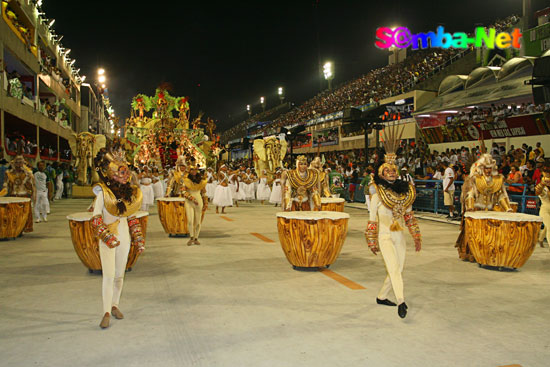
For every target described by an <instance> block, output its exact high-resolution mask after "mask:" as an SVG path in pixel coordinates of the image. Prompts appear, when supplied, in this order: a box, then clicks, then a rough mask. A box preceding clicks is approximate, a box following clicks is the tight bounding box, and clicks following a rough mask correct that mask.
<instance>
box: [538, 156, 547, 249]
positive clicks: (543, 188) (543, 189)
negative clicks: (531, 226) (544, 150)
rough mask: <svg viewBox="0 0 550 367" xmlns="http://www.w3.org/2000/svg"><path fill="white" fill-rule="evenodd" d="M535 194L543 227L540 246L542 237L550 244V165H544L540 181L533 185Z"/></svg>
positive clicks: (540, 241)
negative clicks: (537, 198)
mask: <svg viewBox="0 0 550 367" xmlns="http://www.w3.org/2000/svg"><path fill="white" fill-rule="evenodd" d="M535 194H536V195H537V196H538V197H539V198H540V202H541V204H540V212H539V215H540V216H541V217H542V222H543V223H544V229H543V230H541V231H540V237H539V243H540V245H541V247H542V243H543V241H544V237H545V236H546V241H547V242H548V244H549V245H550V167H548V166H547V167H544V168H543V170H542V178H541V180H540V183H539V184H538V185H537V186H535Z"/></svg>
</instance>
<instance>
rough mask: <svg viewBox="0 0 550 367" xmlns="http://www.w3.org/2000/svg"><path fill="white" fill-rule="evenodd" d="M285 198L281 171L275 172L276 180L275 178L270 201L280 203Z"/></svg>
mask: <svg viewBox="0 0 550 367" xmlns="http://www.w3.org/2000/svg"><path fill="white" fill-rule="evenodd" d="M282 200H283V191H282V190H281V171H279V170H277V171H276V172H275V180H273V187H272V188H271V195H269V202H270V203H271V204H275V206H277V205H280V204H281V201H282Z"/></svg>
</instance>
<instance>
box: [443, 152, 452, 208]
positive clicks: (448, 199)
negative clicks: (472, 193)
mask: <svg viewBox="0 0 550 367" xmlns="http://www.w3.org/2000/svg"><path fill="white" fill-rule="evenodd" d="M442 166H443V168H444V169H445V171H444V174H443V204H444V205H445V206H448V207H449V216H448V217H449V218H453V217H454V211H455V207H454V193H455V184H454V181H455V171H454V170H453V169H452V168H451V167H449V164H448V163H447V162H443V163H442Z"/></svg>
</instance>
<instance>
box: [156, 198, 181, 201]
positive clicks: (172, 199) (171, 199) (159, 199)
mask: <svg viewBox="0 0 550 367" xmlns="http://www.w3.org/2000/svg"><path fill="white" fill-rule="evenodd" d="M157 201H185V198H158V199H157Z"/></svg>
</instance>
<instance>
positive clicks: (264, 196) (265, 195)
mask: <svg viewBox="0 0 550 367" xmlns="http://www.w3.org/2000/svg"><path fill="white" fill-rule="evenodd" d="M270 196H271V189H270V188H269V185H268V184H267V171H266V170H265V169H264V170H262V175H261V176H260V183H259V184H258V190H257V191H256V197H257V198H258V200H260V203H261V204H263V203H264V201H266V200H269V197H270Z"/></svg>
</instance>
